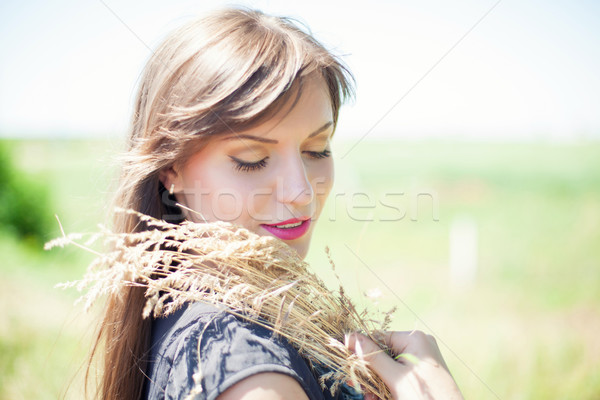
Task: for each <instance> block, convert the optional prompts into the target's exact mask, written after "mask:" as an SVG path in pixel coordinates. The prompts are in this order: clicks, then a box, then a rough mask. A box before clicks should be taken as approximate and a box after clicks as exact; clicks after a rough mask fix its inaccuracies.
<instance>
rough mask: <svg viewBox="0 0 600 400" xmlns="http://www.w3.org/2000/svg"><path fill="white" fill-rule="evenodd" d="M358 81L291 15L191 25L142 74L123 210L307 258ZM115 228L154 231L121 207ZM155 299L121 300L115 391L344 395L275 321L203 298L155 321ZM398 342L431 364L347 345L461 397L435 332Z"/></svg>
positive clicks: (250, 15)
mask: <svg viewBox="0 0 600 400" xmlns="http://www.w3.org/2000/svg"><path fill="white" fill-rule="evenodd" d="M350 80H351V77H350V74H349V73H348V71H347V70H346V68H345V67H344V66H343V65H342V64H341V63H340V62H339V61H338V60H337V59H336V58H335V57H334V56H332V55H331V54H330V53H329V52H328V51H327V50H325V49H324V48H323V47H322V46H321V45H320V44H319V43H318V42H317V41H316V40H314V39H313V38H312V37H311V36H309V35H308V34H306V33H305V32H304V31H302V30H301V29H299V28H298V27H296V26H295V25H294V24H293V23H292V22H291V21H289V20H287V19H285V18H275V17H271V16H267V15H264V14H262V13H261V12H258V11H251V10H245V9H238V8H229V9H225V10H221V11H218V12H215V13H212V14H210V15H209V16H207V17H205V18H203V19H201V20H198V21H194V22H191V23H188V24H187V25H185V26H184V27H182V28H181V29H179V30H177V31H176V32H174V33H173V34H171V35H170V36H169V37H168V38H167V39H166V40H165V41H164V42H163V43H162V45H160V47H159V48H158V49H157V50H156V52H155V53H154V54H153V56H152V57H151V59H150V61H149V62H148V65H147V67H146V70H145V73H144V75H143V77H142V80H141V85H140V89H139V93H138V97H137V102H136V105H135V112H134V117H133V125H132V130H131V136H130V138H129V143H128V146H129V149H128V154H127V158H126V160H125V163H124V166H123V170H122V175H121V180H120V187H119V190H118V192H117V197H116V204H117V205H118V206H120V207H122V208H129V209H133V210H137V211H139V212H142V213H144V214H147V215H150V216H152V217H155V218H159V219H164V220H167V221H171V222H181V221H183V220H186V219H187V220H192V221H197V222H202V221H216V220H223V221H228V222H232V223H234V224H238V225H241V226H243V227H245V228H247V229H249V230H251V231H253V232H255V233H258V234H259V235H271V236H275V237H277V238H279V239H281V240H283V241H284V242H285V243H287V244H288V245H289V246H290V247H291V248H293V249H295V250H296V251H297V252H298V254H299V255H300V256H301V257H304V256H305V255H306V253H307V251H308V247H309V243H310V238H311V234H312V231H313V229H314V226H315V223H316V221H317V219H318V217H319V214H320V213H321V210H322V207H323V204H324V202H325V199H326V198H327V195H328V194H329V191H330V189H331V186H332V183H333V163H332V158H331V149H330V140H331V137H332V135H333V133H334V131H335V127H336V124H337V120H338V113H339V108H340V106H341V104H342V103H343V102H344V100H345V99H347V98H348V97H349V96H350V95H351V94H352V87H351V82H350ZM178 204H181V205H182V207H179V206H178ZM115 229H116V230H118V231H120V232H139V231H142V230H145V229H148V227H147V226H146V225H145V224H143V223H140V221H139V220H138V219H137V218H136V217H135V216H134V215H131V214H118V215H116V216H115ZM144 303H145V298H144V291H143V289H140V288H135V287H128V288H126V289H125V290H124V291H123V292H122V293H119V295H116V296H112V297H111V298H110V299H109V301H108V303H107V308H106V313H105V318H104V320H103V322H102V325H101V329H100V334H99V337H98V341H97V345H96V349H98V347H97V346H98V344H99V343H100V342H102V341H104V343H105V349H104V353H105V354H104V375H103V377H102V380H101V382H100V388H99V390H100V393H101V397H102V398H105V399H141V398H148V399H155V398H194V399H196V398H198V399H201V398H208V399H215V398H218V399H220V400H226V399H253V398H261V399H263V400H268V399H283V398H286V399H306V398H310V399H322V398H331V395H330V394H329V393H328V391H323V390H322V389H321V388H320V387H319V385H318V384H317V381H316V378H315V376H314V375H313V373H314V372H313V371H311V370H310V369H308V368H307V365H306V363H305V362H304V361H303V360H302V359H301V358H300V357H299V355H298V353H297V351H296V350H295V349H294V348H292V347H291V346H290V345H289V344H288V343H287V342H285V340H277V339H276V338H275V337H273V336H272V333H271V332H269V331H268V330H267V329H262V328H260V327H258V326H256V325H253V324H251V323H249V322H247V321H243V320H241V319H239V318H235V317H234V316H232V315H230V314H228V313H226V312H223V311H222V310H220V309H217V308H216V307H212V306H207V305H203V304H199V303H198V304H192V305H189V306H188V307H187V308H184V309H181V310H179V311H178V312H177V313H175V314H174V315H171V316H169V317H167V318H160V319H156V320H154V321H152V320H150V319H143V318H142V308H143V306H144ZM199 335H202V338H205V339H206V340H204V339H203V340H202V341H200V342H199V341H198V337H199ZM198 343H200V345H199V344H198ZM387 343H388V345H389V346H390V347H391V348H393V349H394V350H395V351H396V352H397V353H398V354H400V353H411V354H413V355H414V356H416V357H418V358H420V359H421V360H422V361H423V362H419V363H418V364H408V365H405V364H404V363H403V362H396V361H394V360H393V359H392V358H390V357H389V356H387V355H385V354H383V353H382V352H380V351H378V350H379V348H378V347H377V346H376V345H375V343H373V342H371V341H370V340H369V339H368V338H366V337H365V336H362V335H359V334H354V335H351V336H350V337H349V339H348V343H347V345H348V346H349V348H350V349H351V350H352V351H354V352H356V353H357V354H358V356H359V357H361V358H364V359H365V360H366V361H367V362H369V363H370V365H371V367H372V369H373V370H374V371H375V372H376V373H377V374H379V375H380V376H381V378H382V379H383V380H384V382H385V383H386V384H387V385H388V387H389V389H390V392H391V393H392V395H393V396H395V397H396V398H401V397H402V398H411V397H410V396H416V397H412V398H451V397H450V395H452V396H456V397H457V398H459V397H460V393H459V391H458V389H457V388H456V385H455V384H454V381H453V380H452V377H451V376H450V374H449V372H448V371H447V368H446V366H445V364H444V362H443V359H442V357H441V355H440V354H439V350H438V348H437V346H436V345H435V342H434V341H432V339H431V338H430V337H429V336H426V335H422V334H420V333H418V332H415V333H401V332H395V333H393V334H390V335H388V338H387ZM200 346H201V348H200ZM198 365H201V366H202V369H201V371H199V370H198ZM346 389H348V388H346ZM344 393H346V394H345V396H353V394H352V393H351V390H346V391H345V392H344ZM186 396H187V397H186ZM420 396H422V397H420ZM425 396H429V397H425ZM436 396H437V397H436Z"/></svg>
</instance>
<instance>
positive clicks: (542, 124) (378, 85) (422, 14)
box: [0, 0, 600, 141]
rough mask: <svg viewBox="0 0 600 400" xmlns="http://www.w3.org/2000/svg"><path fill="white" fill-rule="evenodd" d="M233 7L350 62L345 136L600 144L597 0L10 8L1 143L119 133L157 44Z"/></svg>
mask: <svg viewBox="0 0 600 400" xmlns="http://www.w3.org/2000/svg"><path fill="white" fill-rule="evenodd" d="M227 4H240V5H246V6H250V7H253V8H258V9H260V10H262V11H265V12H267V13H272V14H279V15H286V16H292V17H295V18H297V19H298V20H300V21H302V22H303V23H305V24H307V25H308V26H309V27H310V28H311V30H312V32H313V34H314V36H315V37H316V38H317V39H319V40H320V41H321V42H323V43H324V44H325V45H326V46H327V47H328V48H330V49H332V50H333V51H334V52H335V53H336V54H338V55H340V56H341V57H342V59H343V60H344V61H345V62H346V63H347V64H348V66H349V67H350V69H351V70H352V72H353V74H354V75H355V77H356V82H357V90H356V95H357V96H356V100H355V101H354V102H353V103H351V104H348V105H346V106H345V107H344V108H342V111H341V115H340V123H339V126H338V132H343V133H341V135H346V136H348V137H355V138H361V137H365V138H373V139H378V138H398V139H414V138H431V137H442V138H445V137H460V138H471V139H484V140H500V141H502V140H509V141H510V140H558V141H579V140H582V139H583V140H590V139H593V140H598V139H600V75H599V74H598V71H600V2H597V1H566V0H559V1H551V2H549V1H541V0H531V1H527V2H523V1H515V0H500V1H498V0H490V1H487V0H486V1H483V0H478V1H475V0H457V1H453V2H448V1H433V0H422V1H416V0H413V1H391V0H390V1H384V0H372V1H370V2H369V3H367V2H365V1H360V2H359V1H356V2H354V1H350V0H345V1H327V2H326V1H323V0H321V1H314V0H305V1H302V2H300V1H298V2H291V1H268V0H264V1H238V2H234V3H232V2H224V1H216V0H203V1H200V0H197V1H183V0H179V1H178V0H175V1H169V2H166V1H158V0H149V1H144V2H141V1H135V2H134V1H116V0H102V1H101V0H86V1H81V0H55V1H52V2H48V1H41V0H30V1H17V0H3V1H2V2H1V3H0V54H1V57H2V60H1V62H0V137H56V136H64V137H90V136H92V137H114V136H119V135H123V134H124V133H125V132H126V130H127V128H128V125H129V120H130V115H131V110H132V103H133V99H134V97H135V90H136V87H137V84H138V78H139V75H140V73H141V71H142V68H143V66H144V64H145V62H146V60H147V59H148V58H149V55H150V54H151V49H153V48H155V47H156V46H157V45H158V43H159V42H160V40H161V38H163V37H164V36H165V35H166V34H167V33H168V32H169V31H171V30H172V29H174V28H176V27H177V26H179V25H181V24H182V23H183V22H185V21H187V20H189V19H190V18H193V17H195V16H197V15H199V14H201V13H203V12H206V11H209V10H212V9H214V8H217V7H220V6H224V5H227ZM336 135H340V133H336Z"/></svg>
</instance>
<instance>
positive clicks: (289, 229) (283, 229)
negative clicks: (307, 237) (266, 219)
mask: <svg viewBox="0 0 600 400" xmlns="http://www.w3.org/2000/svg"><path fill="white" fill-rule="evenodd" d="M260 226H262V227H263V228H265V229H266V230H267V231H269V232H271V233H272V234H273V235H275V236H277V237H278V238H279V239H281V240H294V239H298V238H299V237H301V236H302V235H304V234H305V233H306V231H308V228H309V227H310V218H308V217H302V218H300V219H299V218H292V219H288V220H286V221H283V222H279V223H277V224H261V225H260Z"/></svg>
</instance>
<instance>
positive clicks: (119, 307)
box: [92, 8, 353, 399]
mask: <svg viewBox="0 0 600 400" xmlns="http://www.w3.org/2000/svg"><path fill="white" fill-rule="evenodd" d="M315 75H318V76H320V77H321V78H322V79H323V80H324V82H325V83H326V85H327V87H328V89H329V94H330V97H331V107H332V111H333V123H334V128H335V126H336V125H337V120H338V114H339V109H340V106H341V105H342V103H343V102H344V101H345V100H347V99H348V98H350V97H352V95H353V85H352V84H353V79H352V75H351V74H350V72H349V71H348V69H347V68H346V67H345V66H344V64H343V63H342V62H341V61H340V60H339V59H338V58H337V57H335V56H334V55H332V54H331V53H330V52H329V51H328V50H327V49H325V48H324V47H323V46H322V45H321V44H320V43H319V42H318V41H316V40H315V39H314V38H313V37H312V36H311V35H310V34H309V33H307V32H306V31H305V30H303V29H301V28H300V27H299V26H298V25H297V24H296V23H295V22H294V21H293V20H291V19H289V18H284V17H274V16H270V15H266V14H264V13H262V12H260V11H256V10H249V9H245V8H226V9H222V10H219V11H216V12H213V13H211V14H209V15H208V16H206V17H204V18H202V19H199V20H195V21H192V22H190V23H187V24H186V25H184V26H182V27H181V28H180V29H178V30H176V31H175V32H173V33H172V34H171V35H169V36H168V37H167V38H166V39H165V40H164V42H163V43H162V44H161V45H160V46H159V47H158V48H157V50H156V51H155V52H154V54H153V55H152V57H151V58H150V60H149V62H148V63H147V65H146V68H145V71H144V73H143V75H142V78H141V84H140V87H139V92H138V95H137V99H136V103H135V110H134V115H133V121H132V127H131V132H130V137H129V139H128V143H127V147H128V149H127V154H126V155H125V160H124V163H123V168H122V172H121V176H120V183H119V187H118V189H117V192H116V195H115V202H114V203H115V205H116V206H119V207H121V208H128V209H133V210H136V211H139V212H141V213H144V214H147V215H150V216H152V217H155V218H159V219H165V220H171V221H173V220H177V219H179V218H182V217H181V215H180V214H179V211H178V210H177V208H176V207H174V206H173V204H174V198H173V197H172V196H169V194H168V192H167V190H166V189H165V188H164V186H163V185H162V183H161V182H160V180H159V173H160V171H161V170H164V169H166V168H169V167H172V166H176V165H181V164H183V163H184V162H185V161H186V160H187V159H188V158H189V157H190V156H191V155H192V154H194V153H195V152H197V151H198V150H199V149H200V148H202V146H204V145H206V143H207V140H208V139H210V138H212V137H215V136H218V135H222V134H228V133H231V132H236V131H239V130H244V129H247V128H250V127H252V126H255V125H257V124H259V123H261V122H262V121H264V120H265V119H268V118H269V117H270V116H272V115H273V114H274V113H276V112H277V111H278V110H280V109H281V107H282V106H283V105H284V104H287V102H288V100H290V99H292V98H294V97H292V96H295V100H297V99H298V97H299V96H300V93H301V92H302V86H303V82H305V81H306V79H307V78H308V77H311V76H315ZM113 229H114V230H115V231H117V232H135V231H141V230H144V229H148V227H147V226H145V225H143V223H140V220H139V219H138V218H136V217H135V215H132V214H128V213H117V214H115V217H114V227H113ZM144 302H145V298H144V291H143V289H140V288H128V289H126V290H125V291H124V292H123V293H121V294H120V295H118V296H112V297H111V298H109V299H108V302H107V306H106V311H105V317H104V320H103V321H102V324H101V327H100V331H99V334H98V338H97V341H96V345H95V346H94V349H93V351H92V357H93V356H94V354H96V353H97V352H98V349H99V344H100V343H101V342H104V343H105V349H104V353H105V356H104V374H103V377H102V379H101V382H100V387H99V394H100V397H101V398H104V399H138V398H140V397H141V396H142V393H143V387H144V374H143V372H144V369H145V360H144V357H145V356H146V355H147V351H148V347H149V343H150V320H149V319H142V308H143V305H144Z"/></svg>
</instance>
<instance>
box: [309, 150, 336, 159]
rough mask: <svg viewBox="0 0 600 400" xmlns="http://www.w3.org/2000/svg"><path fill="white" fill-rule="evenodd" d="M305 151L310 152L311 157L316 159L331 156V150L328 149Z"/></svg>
mask: <svg viewBox="0 0 600 400" xmlns="http://www.w3.org/2000/svg"><path fill="white" fill-rule="evenodd" d="M304 153H306V154H308V156H309V157H311V158H315V159H321V158H327V157H329V156H331V151H330V150H327V149H325V150H323V151H305V152H304Z"/></svg>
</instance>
